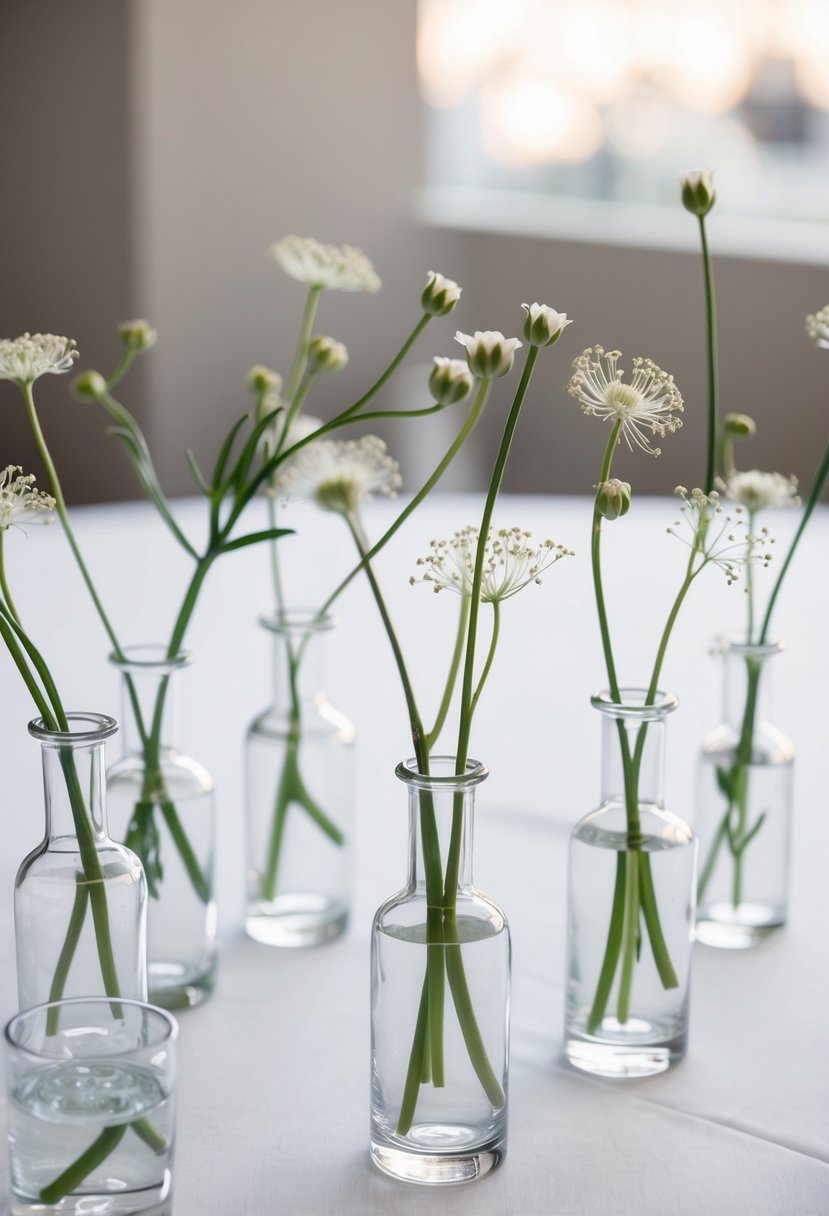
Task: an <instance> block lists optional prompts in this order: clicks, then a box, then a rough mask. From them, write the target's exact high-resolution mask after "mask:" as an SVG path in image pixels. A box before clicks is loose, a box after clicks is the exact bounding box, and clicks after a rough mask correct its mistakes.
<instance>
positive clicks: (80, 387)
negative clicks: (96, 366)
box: [72, 372, 107, 401]
mask: <svg viewBox="0 0 829 1216" xmlns="http://www.w3.org/2000/svg"><path fill="white" fill-rule="evenodd" d="M72 392H73V393H74V394H75V396H76V397H80V398H81V400H83V401H97V400H98V399H99V398H100V397H105V396H106V392H107V382H106V380H105V379H104V378H103V376H102V375H101V373H100V372H81V374H80V376H76V377H75V379H74V380H73V381H72Z"/></svg>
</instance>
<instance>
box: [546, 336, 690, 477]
mask: <svg viewBox="0 0 829 1216" xmlns="http://www.w3.org/2000/svg"><path fill="white" fill-rule="evenodd" d="M621 357H622V352H621V351H618V350H611V351H606V350H605V349H604V347H603V346H591V347H588V348H587V350H585V351H583V352H582V354H580V355H579V356H578V358H576V359H574V360H573V370H574V375H573V376H572V377H571V379H570V381H569V383H568V385H567V392H568V393H569V394H570V396H571V397H575V398H576V400H577V401H578V402H579V404H580V406H581V408H582V410H583V412H584V413H585V414H594V415H595V416H596V417H597V418H604V419H606V420H607V421H609V422H612V423H615V422H617V421H618V422H620V423H621V434H620V438H621V435H624V437H625V442H626V443H627V445H628V447H629V448H631V449H632V448H633V445H634V444H635V445H636V446H637V447H638V448H641V449H642V451H643V452H647V453H648V454H649V455H651V456H659V455H660V454H661V450H660V449H659V448H653V447H651V445H650V444H649V443H648V440H647V438H646V436H645V431H646V430H647V431H650V433H651V434H653V435H660V436H662V437H663V438H664V436H665V435H668V434H672V433H673V432H674V431H677V430H679V428H680V427H681V426H682V420H681V419H680V418H676V417H674V415H675V414H678V413H682V409H683V404H682V394H681V393H680V391H679V389H678V388H677V387H676V385H675V384H674V378H673V376H670V375H668V373H667V372H663V371H662V369H661V368H660V367H657V365H656V364H655V363H654V362H653V360H652V359H642V358H637V359H634V360H633V376H632V378H631V381H630V384H625V382H624V381H623V379H622V377H623V376H624V374H625V373H624V371H622V369H621V368H619V367H618V366H617V364H618V362H619V360H620V359H621Z"/></svg>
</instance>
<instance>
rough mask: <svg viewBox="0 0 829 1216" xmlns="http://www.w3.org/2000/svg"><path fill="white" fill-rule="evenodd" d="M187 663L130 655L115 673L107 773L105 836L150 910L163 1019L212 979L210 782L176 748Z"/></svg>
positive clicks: (159, 650)
mask: <svg viewBox="0 0 829 1216" xmlns="http://www.w3.org/2000/svg"><path fill="white" fill-rule="evenodd" d="M191 661H192V655H190V654H188V653H186V652H182V653H181V654H178V655H175V656H174V657H173V658H168V657H167V653H166V649H165V647H163V646H130V647H127V649H126V650H125V651H124V659H123V660H119V659H116V658H115V657H113V659H112V662H113V663H114V665H115V666H116V667H117V668H118V670H119V671H120V672H121V676H122V695H123V706H124V709H123V721H124V724H125V731H124V752H123V755H122V757H121V759H120V760H119V761H118V762H117V763H116V764H114V765H113V766H112V768H111V769H110V770H109V774H108V779H109V792H110V806H111V814H112V822H113V826H114V827H115V829H116V830H117V833H118V835H119V838H120V839H121V840H124V841H125V842H126V844H127V845H129V847H130V848H132V849H133V850H134V851H135V852H136V853H137V854H138V856H139V857H140V858H141V860H142V862H143V865H144V870H145V872H146V875H147V882H148V886H149V892H150V901H149V908H148V916H147V933H148V938H147V941H148V946H147V971H148V978H149V993H150V1000H151V1001H152V1002H153V1003H154V1004H156V1005H161V1006H162V1007H163V1008H165V1009H184V1008H187V1007H188V1006H193V1005H199V1004H201V1003H202V1001H205V1000H207V998H208V997H209V996H210V993H211V992H212V991H213V985H214V982H215V975H216V958H217V948H216V902H215V899H214V895H213V890H214V886H213V866H214V849H215V835H216V815H215V805H214V798H213V780H212V778H211V776H210V774H209V773H208V772H207V771H206V770H205V769H204V768H202V766H201V765H200V764H198V763H197V762H196V761H195V760H192V759H191V758H190V757H189V756H185V755H183V754H182V753H181V752H180V751H179V750H178V748H177V746H176V743H177V740H178V739H179V737H180V735H179V723H178V681H179V679H180V673H181V672H182V671H183V670H184V669H185V668H186V667H187V666H188V665H189V664H190V662H191Z"/></svg>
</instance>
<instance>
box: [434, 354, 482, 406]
mask: <svg viewBox="0 0 829 1216" xmlns="http://www.w3.org/2000/svg"><path fill="white" fill-rule="evenodd" d="M433 362H434V365H435V366H434V367H433V368H432V373H431V375H430V376H429V390H430V392H431V394H432V396H433V397H434V399H435V401H436V402H437V403H438V405H454V404H455V403H456V402H457V401H462V400H463V398H464V397H465V396H466V394H467V393H468V392H469V390H470V389H471V388H472V372H471V371H470V370H469V368H468V367H467V365H466V364H465V363H464V361H463V359H444V358H441V357H440V356H439V355H438V356H436V357H435V359H434V360H433Z"/></svg>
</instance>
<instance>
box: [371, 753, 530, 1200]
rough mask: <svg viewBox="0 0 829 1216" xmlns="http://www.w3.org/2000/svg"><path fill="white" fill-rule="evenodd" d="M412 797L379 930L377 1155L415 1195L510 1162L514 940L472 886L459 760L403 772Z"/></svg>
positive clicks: (374, 987)
mask: <svg viewBox="0 0 829 1216" xmlns="http://www.w3.org/2000/svg"><path fill="white" fill-rule="evenodd" d="M397 776H398V777H399V778H400V780H401V781H403V782H404V783H405V784H406V786H407V787H408V794H409V864H408V878H407V882H406V885H405V887H404V888H403V889H402V890H401V891H399V892H398V893H397V894H396V895H393V896H392V897H391V898H390V899H388V900H387V901H386V902H385V903H384V904H383V905H382V906H381V907H380V908H379V910H378V912H377V914H376V916H375V918H374V927H373V930H372V946H371V1155H372V1158H373V1160H374V1162H375V1164H376V1165H377V1166H379V1168H380V1169H381V1170H383V1171H384V1172H385V1173H387V1174H391V1175H393V1176H394V1177H396V1178H400V1179H403V1180H404V1181H406V1182H419V1183H430V1184H435V1185H437V1184H447V1183H461V1182H471V1181H472V1180H473V1179H475V1178H480V1177H483V1175H484V1174H488V1173H489V1172H490V1171H491V1170H493V1169H494V1168H495V1167H496V1166H497V1165H498V1164H499V1162H500V1161H501V1160H502V1158H503V1156H504V1153H505V1152H506V1141H507V1072H508V1064H509V999H510V935H509V927H508V925H507V921H506V917H505V916H504V913H503V912H502V911H501V909H500V908H499V907H498V905H497V904H496V903H495V902H494V901H493V900H491V899H490V898H489V896H487V895H484V894H483V893H482V892H481V891H478V890H477V889H476V887H475V886H474V885H473V882H472V829H473V815H474V807H475V791H476V789H477V787H478V785H479V784H480V783H481V781H483V780H484V778H485V777H486V776H487V770H486V768H485V767H484V766H483V765H482V764H478V762H477V761H475V760H470V761H469V763H468V764H467V766H466V772H465V773H464V774H462V775H460V776H457V775H456V774H455V760H454V757H451V756H435V757H432V759H431V761H430V773H429V774H422V773H419V772H418V770H417V763H416V761H414V760H410V761H408V762H407V763H405V764H401V765H399V766H398V768H397Z"/></svg>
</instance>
